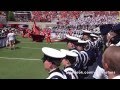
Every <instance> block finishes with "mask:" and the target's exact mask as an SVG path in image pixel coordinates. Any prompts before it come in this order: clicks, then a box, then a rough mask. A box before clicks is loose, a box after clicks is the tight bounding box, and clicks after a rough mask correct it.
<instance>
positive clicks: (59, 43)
mask: <svg viewBox="0 0 120 90" xmlns="http://www.w3.org/2000/svg"><path fill="white" fill-rule="evenodd" d="M20 43H31V44H32V43H37V42H20ZM39 44H48V43H45V42H42V43H41V42H40V43H39ZM52 44H64V43H54V42H53V43H52Z"/></svg>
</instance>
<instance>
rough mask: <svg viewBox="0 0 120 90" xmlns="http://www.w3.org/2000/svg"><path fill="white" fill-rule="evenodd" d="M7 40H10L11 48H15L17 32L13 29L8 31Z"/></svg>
mask: <svg viewBox="0 0 120 90" xmlns="http://www.w3.org/2000/svg"><path fill="white" fill-rule="evenodd" d="M7 40H8V42H9V46H10V49H11V50H12V49H15V33H14V32H13V31H10V32H9V33H8V35H7Z"/></svg>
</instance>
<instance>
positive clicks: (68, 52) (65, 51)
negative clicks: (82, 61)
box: [60, 49, 78, 57]
mask: <svg viewBox="0 0 120 90" xmlns="http://www.w3.org/2000/svg"><path fill="white" fill-rule="evenodd" d="M60 51H61V52H62V53H65V54H66V56H71V57H77V56H78V55H77V54H76V53H75V52H73V51H69V50H65V49H60Z"/></svg>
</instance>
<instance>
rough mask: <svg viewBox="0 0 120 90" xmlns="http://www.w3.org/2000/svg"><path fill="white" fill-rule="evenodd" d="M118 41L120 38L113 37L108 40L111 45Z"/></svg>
mask: <svg viewBox="0 0 120 90" xmlns="http://www.w3.org/2000/svg"><path fill="white" fill-rule="evenodd" d="M119 41H120V36H118V35H117V36H114V37H112V38H111V39H110V43H111V44H117V43H118V42H119Z"/></svg>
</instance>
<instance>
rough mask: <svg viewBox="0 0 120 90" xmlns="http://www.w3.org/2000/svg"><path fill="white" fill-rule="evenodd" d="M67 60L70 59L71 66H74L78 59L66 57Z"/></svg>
mask: <svg viewBox="0 0 120 90" xmlns="http://www.w3.org/2000/svg"><path fill="white" fill-rule="evenodd" d="M66 59H68V60H69V62H70V63H71V64H74V63H75V61H76V57H72V56H66Z"/></svg>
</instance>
